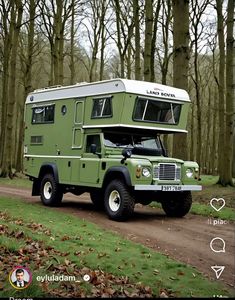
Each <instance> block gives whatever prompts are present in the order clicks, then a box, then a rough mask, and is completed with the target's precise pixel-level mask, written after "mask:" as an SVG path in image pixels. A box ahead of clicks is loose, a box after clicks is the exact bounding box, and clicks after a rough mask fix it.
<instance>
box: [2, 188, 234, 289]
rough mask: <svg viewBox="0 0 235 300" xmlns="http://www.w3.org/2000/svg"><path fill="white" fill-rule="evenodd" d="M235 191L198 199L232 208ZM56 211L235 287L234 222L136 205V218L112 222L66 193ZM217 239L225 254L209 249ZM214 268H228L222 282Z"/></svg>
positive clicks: (11, 192)
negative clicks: (178, 215)
mask: <svg viewBox="0 0 235 300" xmlns="http://www.w3.org/2000/svg"><path fill="white" fill-rule="evenodd" d="M234 191H235V189H234V188H231V189H230V188H221V189H220V188H219V187H218V188H215V186H214V187H213V186H212V187H211V186H208V187H204V189H203V191H202V192H198V194H197V196H196V199H197V201H199V202H203V203H204V204H206V203H207V204H208V205H209V202H210V199H211V198H212V197H220V198H221V197H224V198H225V199H226V201H227V200H228V202H229V204H230V205H231V206H232V202H233V201H234V195H235V194H234V193H233V192H234ZM0 195H5V196H11V197H19V198H21V199H23V200H24V202H25V201H26V202H29V203H32V204H35V205H39V206H41V202H40V199H39V197H32V196H31V190H29V189H28V188H19V187H12V186H7V185H0ZM50 209H51V208H50ZM53 210H54V211H60V212H66V213H68V214H71V215H73V216H76V217H78V218H79V219H84V220H87V221H89V222H92V223H95V224H97V225H98V226H99V227H101V228H104V229H107V228H109V230H111V231H113V232H115V233H118V234H119V235H121V236H123V237H125V238H127V239H129V240H131V241H134V242H136V243H141V244H143V245H145V246H147V247H149V248H151V249H153V250H156V251H157V252H159V253H162V254H164V255H167V256H169V257H171V258H173V259H175V260H177V261H180V262H183V263H186V264H188V265H191V266H194V267H196V268H197V270H199V271H200V272H201V273H202V274H203V275H205V276H206V277H208V278H209V279H210V280H212V281H219V282H222V283H223V284H224V285H225V286H227V287H228V288H233V289H234V288H235V285H234V283H235V274H234V270H235V260H234V253H235V244H234V221H233V220H229V221H228V220H223V219H218V218H213V217H211V216H200V215H194V214H191V213H189V214H188V215H186V216H185V217H184V218H181V219H177V218H168V217H166V216H165V214H164V212H163V211H162V210H161V209H160V208H155V207H149V206H142V205H136V207H135V212H134V215H133V217H132V218H131V219H130V220H129V221H128V222H114V221H111V220H109V219H108V218H107V216H106V214H105V213H104V212H102V211H95V209H94V207H93V205H92V203H91V201H90V197H89V194H83V195H82V196H79V197H77V196H74V195H72V194H65V195H64V199H63V202H62V206H61V207H58V208H53ZM216 237H219V238H221V239H223V240H224V243H225V248H226V252H225V253H221V252H218V251H217V250H218V249H219V247H220V245H219V244H218V243H217V244H215V245H214V248H213V249H214V250H216V251H213V250H212V249H211V248H210V242H211V241H212V239H213V238H216ZM212 266H224V267H225V269H224V271H223V273H222V275H221V277H220V278H219V280H216V277H215V272H214V271H213V270H212V268H211V267H212Z"/></svg>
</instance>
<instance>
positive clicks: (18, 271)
mask: <svg viewBox="0 0 235 300" xmlns="http://www.w3.org/2000/svg"><path fill="white" fill-rule="evenodd" d="M9 281H10V284H11V285H12V286H13V287H14V288H15V289H26V288H27V287H28V286H29V285H30V283H31V282H32V274H31V272H30V270H29V269H28V268H26V267H22V266H17V267H15V268H14V269H13V270H12V271H11V272H10V274H9Z"/></svg>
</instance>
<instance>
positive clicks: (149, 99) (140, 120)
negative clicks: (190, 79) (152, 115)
mask: <svg viewBox="0 0 235 300" xmlns="http://www.w3.org/2000/svg"><path fill="white" fill-rule="evenodd" d="M139 100H145V101H146V103H145V108H144V112H143V115H142V116H144V117H145V114H146V110H147V106H148V103H149V101H156V102H162V103H169V104H178V105H179V106H180V111H179V119H178V122H175V123H169V122H163V121H151V120H145V119H143V118H142V119H136V118H135V114H136V107H137V104H138V101H139ZM182 105H183V104H182V103H178V102H176V101H164V100H162V99H161V100H160V99H152V98H145V97H137V98H136V100H135V105H134V110H133V114H132V120H133V121H134V122H145V123H157V124H164V125H173V126H177V125H179V122H180V115H181V110H182ZM173 117H174V118H175V116H174V115H173Z"/></svg>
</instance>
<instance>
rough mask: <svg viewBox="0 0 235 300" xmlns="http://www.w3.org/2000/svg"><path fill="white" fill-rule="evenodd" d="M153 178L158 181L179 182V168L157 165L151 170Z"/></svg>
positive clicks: (173, 165)
mask: <svg viewBox="0 0 235 300" xmlns="http://www.w3.org/2000/svg"><path fill="white" fill-rule="evenodd" d="M153 177H154V178H156V179H158V180H180V177H181V169H180V166H177V165H176V164H158V165H157V166H155V167H154V169H153Z"/></svg>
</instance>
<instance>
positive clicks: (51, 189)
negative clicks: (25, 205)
mask: <svg viewBox="0 0 235 300" xmlns="http://www.w3.org/2000/svg"><path fill="white" fill-rule="evenodd" d="M40 197H41V201H42V203H43V204H44V205H47V206H59V205H60V203H61V201H62V197H63V192H62V189H61V186H60V184H59V183H58V182H57V181H56V180H55V178H54V176H53V175H52V174H46V175H44V177H43V179H42V181H41V186H40Z"/></svg>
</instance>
